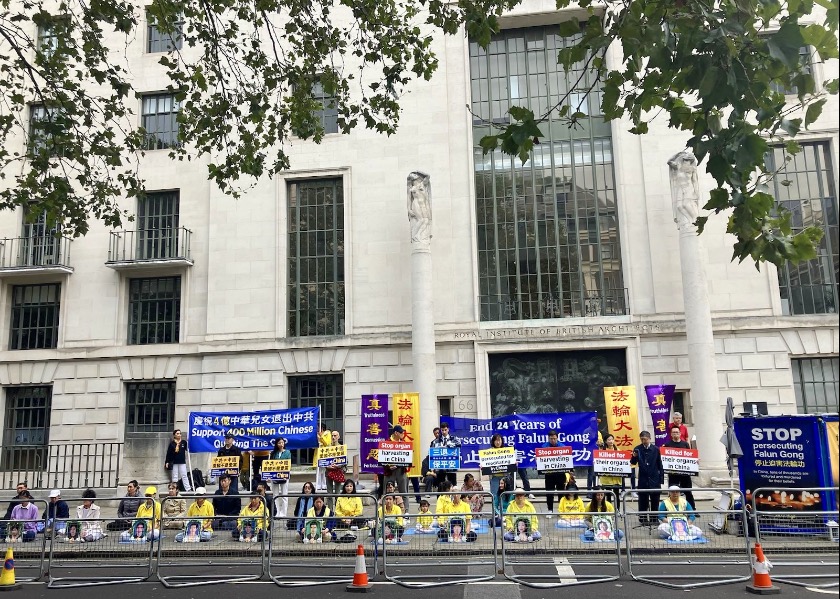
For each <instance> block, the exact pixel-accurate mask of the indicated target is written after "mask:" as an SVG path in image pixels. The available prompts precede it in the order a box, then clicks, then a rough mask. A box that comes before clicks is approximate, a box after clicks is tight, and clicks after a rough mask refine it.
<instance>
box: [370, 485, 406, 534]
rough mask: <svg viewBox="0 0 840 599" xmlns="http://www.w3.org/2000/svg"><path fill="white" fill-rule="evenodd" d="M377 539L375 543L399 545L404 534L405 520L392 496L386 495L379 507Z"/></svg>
mask: <svg viewBox="0 0 840 599" xmlns="http://www.w3.org/2000/svg"><path fill="white" fill-rule="evenodd" d="M379 522H380V524H379V526H380V529H379V539H378V540H377V543H382V542H385V543H399V542H400V541H402V536H403V532H405V520H403V517H402V510H401V509H400V506H398V505H397V504H396V503H394V496H393V495H386V496H385V498H384V499H383V500H382V505H380V506H379Z"/></svg>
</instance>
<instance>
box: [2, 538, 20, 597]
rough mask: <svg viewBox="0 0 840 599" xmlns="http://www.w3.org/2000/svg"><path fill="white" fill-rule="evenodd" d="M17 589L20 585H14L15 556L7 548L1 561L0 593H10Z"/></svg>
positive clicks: (10, 549)
mask: <svg viewBox="0 0 840 599" xmlns="http://www.w3.org/2000/svg"><path fill="white" fill-rule="evenodd" d="M19 588H20V585H18V584H15V554H14V553H13V552H12V548H11V547H9V548H8V549H6V559H5V560H3V571H2V572H0V591H11V590H14V589H19Z"/></svg>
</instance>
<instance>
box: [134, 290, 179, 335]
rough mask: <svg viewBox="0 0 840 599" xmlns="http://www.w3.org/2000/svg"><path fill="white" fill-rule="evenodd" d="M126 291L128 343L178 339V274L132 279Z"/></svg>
mask: <svg viewBox="0 0 840 599" xmlns="http://www.w3.org/2000/svg"><path fill="white" fill-rule="evenodd" d="M128 294H129V300H128V302H129V307H128V312H129V322H128V342H129V344H132V345H145V344H149V343H178V340H179V337H178V331H179V328H180V321H181V277H160V278H150V279H131V280H130V281H129V293H128Z"/></svg>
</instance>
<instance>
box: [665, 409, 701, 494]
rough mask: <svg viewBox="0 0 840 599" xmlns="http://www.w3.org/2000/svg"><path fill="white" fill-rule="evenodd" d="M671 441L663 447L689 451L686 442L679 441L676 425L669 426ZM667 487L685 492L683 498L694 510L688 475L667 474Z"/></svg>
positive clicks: (679, 436) (679, 435)
mask: <svg viewBox="0 0 840 599" xmlns="http://www.w3.org/2000/svg"><path fill="white" fill-rule="evenodd" d="M670 433H671V439H670V440H669V441H667V442H666V443H665V445H664V446H665V447H676V448H679V449H691V446H690V445H689V444H688V442H687V441H683V440H682V439H681V435H682V432H681V431H680V427H679V426H678V425H676V424H673V425H671V431H670ZM668 486H669V487H670V486H677V487H679V488H681V489H687V490H686V491H685V498H686V500H688V503H689V504H690V505H691V508H692V509H694V510H696V509H697V506H696V505H695V504H694V493H692V492H691V476H689V475H688V474H670V473H669V474H668Z"/></svg>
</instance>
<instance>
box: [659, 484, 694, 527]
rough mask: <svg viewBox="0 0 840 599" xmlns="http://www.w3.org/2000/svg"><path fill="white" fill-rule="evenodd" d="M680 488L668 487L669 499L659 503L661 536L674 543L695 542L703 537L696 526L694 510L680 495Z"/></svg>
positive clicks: (675, 486)
mask: <svg viewBox="0 0 840 599" xmlns="http://www.w3.org/2000/svg"><path fill="white" fill-rule="evenodd" d="M680 491H681V489H680V487H678V486H677V485H671V486H670V487H668V497H666V498H665V499H663V500H662V501H661V502H660V503H659V523H660V524H659V536H660V537H662V538H663V539H670V540H672V541H693V540H694V539H699V538H701V537H702V536H703V531H702V530H700V529H699V528H697V527H696V526H695V525H694V514H693V513H692V512H693V511H694V508H692V507H691V504H690V503H688V501H687V500H686V498H685V497H683V496H682V495H681V494H680Z"/></svg>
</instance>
